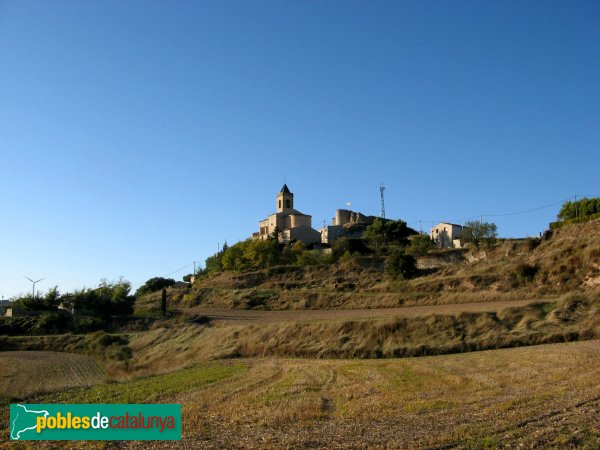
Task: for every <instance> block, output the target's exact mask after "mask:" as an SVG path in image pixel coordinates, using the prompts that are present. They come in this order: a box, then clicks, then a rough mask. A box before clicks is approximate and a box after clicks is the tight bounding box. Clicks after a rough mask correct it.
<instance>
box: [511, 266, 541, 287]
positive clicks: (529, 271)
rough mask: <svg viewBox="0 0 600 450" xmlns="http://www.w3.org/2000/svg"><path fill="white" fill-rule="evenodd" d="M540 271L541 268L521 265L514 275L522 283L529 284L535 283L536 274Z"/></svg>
mask: <svg viewBox="0 0 600 450" xmlns="http://www.w3.org/2000/svg"><path fill="white" fill-rule="evenodd" d="M538 271H539V267H537V266H531V265H529V264H519V265H518V266H517V268H516V269H515V271H514V273H515V275H516V277H517V280H519V281H520V282H521V283H529V282H530V281H533V279H534V278H535V276H536V274H537V273H538Z"/></svg>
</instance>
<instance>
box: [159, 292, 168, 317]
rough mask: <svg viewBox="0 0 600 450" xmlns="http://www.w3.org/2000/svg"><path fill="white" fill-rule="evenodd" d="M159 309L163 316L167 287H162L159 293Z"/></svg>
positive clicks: (165, 311)
mask: <svg viewBox="0 0 600 450" xmlns="http://www.w3.org/2000/svg"><path fill="white" fill-rule="evenodd" d="M160 310H161V311H162V315H163V316H166V315H167V288H163V289H162V292H161V293H160Z"/></svg>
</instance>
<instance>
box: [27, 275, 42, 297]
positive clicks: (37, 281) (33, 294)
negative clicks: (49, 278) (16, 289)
mask: <svg viewBox="0 0 600 450" xmlns="http://www.w3.org/2000/svg"><path fill="white" fill-rule="evenodd" d="M23 276H24V277H25V278H27V279H28V280H29V281H31V282H32V283H33V290H32V291H31V295H32V296H33V297H35V283H39V282H40V281H42V280H45V278H40V279H39V280H35V281H33V280H32V279H31V278H29V277H28V276H26V275H23Z"/></svg>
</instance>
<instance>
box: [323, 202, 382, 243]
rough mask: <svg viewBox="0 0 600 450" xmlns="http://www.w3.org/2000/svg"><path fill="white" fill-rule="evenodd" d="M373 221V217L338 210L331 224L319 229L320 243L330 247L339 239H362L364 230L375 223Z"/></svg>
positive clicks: (346, 210)
mask: <svg viewBox="0 0 600 450" xmlns="http://www.w3.org/2000/svg"><path fill="white" fill-rule="evenodd" d="M375 219H377V217H375V216H365V215H364V214H361V213H359V212H356V211H350V210H348V209H338V210H336V211H335V217H334V218H333V219H332V223H333V224H332V225H327V226H324V227H323V228H321V243H323V244H329V245H331V244H333V243H334V242H335V241H336V240H338V239H339V238H341V237H356V238H359V237H362V235H363V233H364V231H365V230H366V228H367V227H368V226H369V225H371V224H372V223H373V222H375Z"/></svg>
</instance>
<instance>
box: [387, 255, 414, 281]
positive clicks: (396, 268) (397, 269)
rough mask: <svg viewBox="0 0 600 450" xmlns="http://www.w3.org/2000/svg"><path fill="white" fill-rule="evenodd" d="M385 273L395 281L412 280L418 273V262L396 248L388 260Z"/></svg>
mask: <svg viewBox="0 0 600 450" xmlns="http://www.w3.org/2000/svg"><path fill="white" fill-rule="evenodd" d="M385 271H386V273H387V274H388V275H389V276H390V277H392V278H393V279H398V278H403V279H408V278H411V277H413V276H414V275H415V274H416V273H417V260H416V259H415V258H414V257H413V256H412V255H407V254H406V253H404V252H403V251H402V250H401V249H398V248H396V249H394V250H393V251H392V252H391V254H390V256H388V258H387V261H386V265H385Z"/></svg>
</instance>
